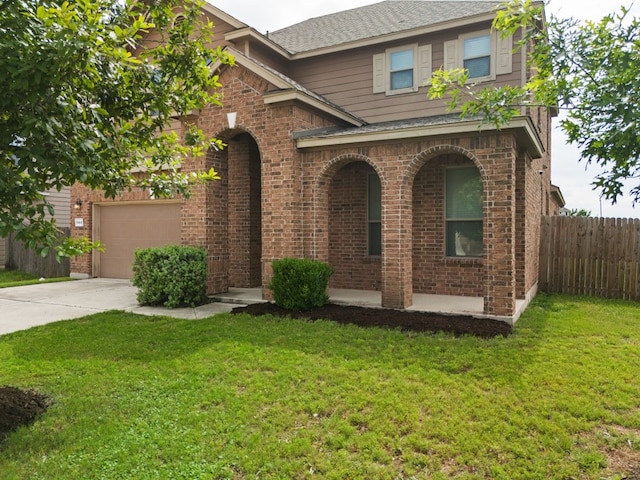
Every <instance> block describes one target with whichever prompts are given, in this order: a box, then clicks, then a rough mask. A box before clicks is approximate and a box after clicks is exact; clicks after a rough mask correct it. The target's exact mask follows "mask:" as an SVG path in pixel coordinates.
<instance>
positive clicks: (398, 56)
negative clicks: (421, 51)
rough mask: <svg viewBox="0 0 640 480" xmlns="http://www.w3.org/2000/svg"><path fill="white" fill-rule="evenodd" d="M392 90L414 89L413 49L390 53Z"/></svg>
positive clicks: (390, 83)
mask: <svg viewBox="0 0 640 480" xmlns="http://www.w3.org/2000/svg"><path fill="white" fill-rule="evenodd" d="M389 64H390V67H391V68H390V73H389V80H390V82H389V87H390V89H391V90H401V89H404V88H411V89H412V88H413V70H414V64H413V48H411V49H408V50H399V51H397V52H390V53H389Z"/></svg>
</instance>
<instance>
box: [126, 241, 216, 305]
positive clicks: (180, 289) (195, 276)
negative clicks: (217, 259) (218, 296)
mask: <svg viewBox="0 0 640 480" xmlns="http://www.w3.org/2000/svg"><path fill="white" fill-rule="evenodd" d="M134 256H135V258H134V260H133V279H132V281H131V282H132V283H133V285H134V286H136V287H138V295H137V298H138V302H140V304H142V305H164V306H165V307H167V308H175V307H179V306H190V307H195V306H196V305H201V304H203V303H205V300H206V287H207V255H206V253H205V251H204V250H202V249H200V248H195V247H187V246H180V245H169V246H166V247H155V248H143V249H139V250H136V251H135V252H134Z"/></svg>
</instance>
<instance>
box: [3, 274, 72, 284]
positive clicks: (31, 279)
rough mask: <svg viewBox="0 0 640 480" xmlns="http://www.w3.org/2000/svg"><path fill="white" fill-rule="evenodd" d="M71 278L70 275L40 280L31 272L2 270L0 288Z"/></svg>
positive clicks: (64, 280)
mask: <svg viewBox="0 0 640 480" xmlns="http://www.w3.org/2000/svg"><path fill="white" fill-rule="evenodd" d="M69 280H72V279H71V278H69V277H57V278H46V279H44V280H40V278H39V277H37V276H36V275H32V274H30V273H24V272H19V271H17V270H0V288H6V287H18V286H20V285H33V284H36V283H53V282H66V281H69Z"/></svg>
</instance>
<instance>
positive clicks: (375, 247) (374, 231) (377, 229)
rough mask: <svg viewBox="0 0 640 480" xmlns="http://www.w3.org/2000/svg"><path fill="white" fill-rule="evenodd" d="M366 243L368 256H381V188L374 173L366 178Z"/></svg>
mask: <svg viewBox="0 0 640 480" xmlns="http://www.w3.org/2000/svg"><path fill="white" fill-rule="evenodd" d="M367 177H368V178H367V243H368V247H367V250H368V253H369V255H376V256H379V255H382V188H381V186H380V178H378V175H377V174H375V173H372V174H370V175H368V176H367Z"/></svg>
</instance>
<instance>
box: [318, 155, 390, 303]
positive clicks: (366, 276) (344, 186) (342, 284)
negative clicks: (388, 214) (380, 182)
mask: <svg viewBox="0 0 640 480" xmlns="http://www.w3.org/2000/svg"><path fill="white" fill-rule="evenodd" d="M371 174H373V175H375V174H376V172H375V170H374V169H373V168H372V167H371V166H370V165H368V164H367V163H365V162H353V163H349V164H348V165H345V166H344V167H342V168H341V169H340V170H339V171H338V172H337V173H336V175H335V177H334V178H333V181H332V182H331V187H330V189H329V216H330V218H331V221H330V224H329V264H330V265H331V266H332V267H333V269H334V273H333V275H332V277H331V281H330V284H329V286H330V287H332V288H354V289H359V290H380V289H381V287H382V280H381V270H380V269H381V258H380V257H379V256H371V255H369V253H368V226H367V180H368V176H369V175H371Z"/></svg>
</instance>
